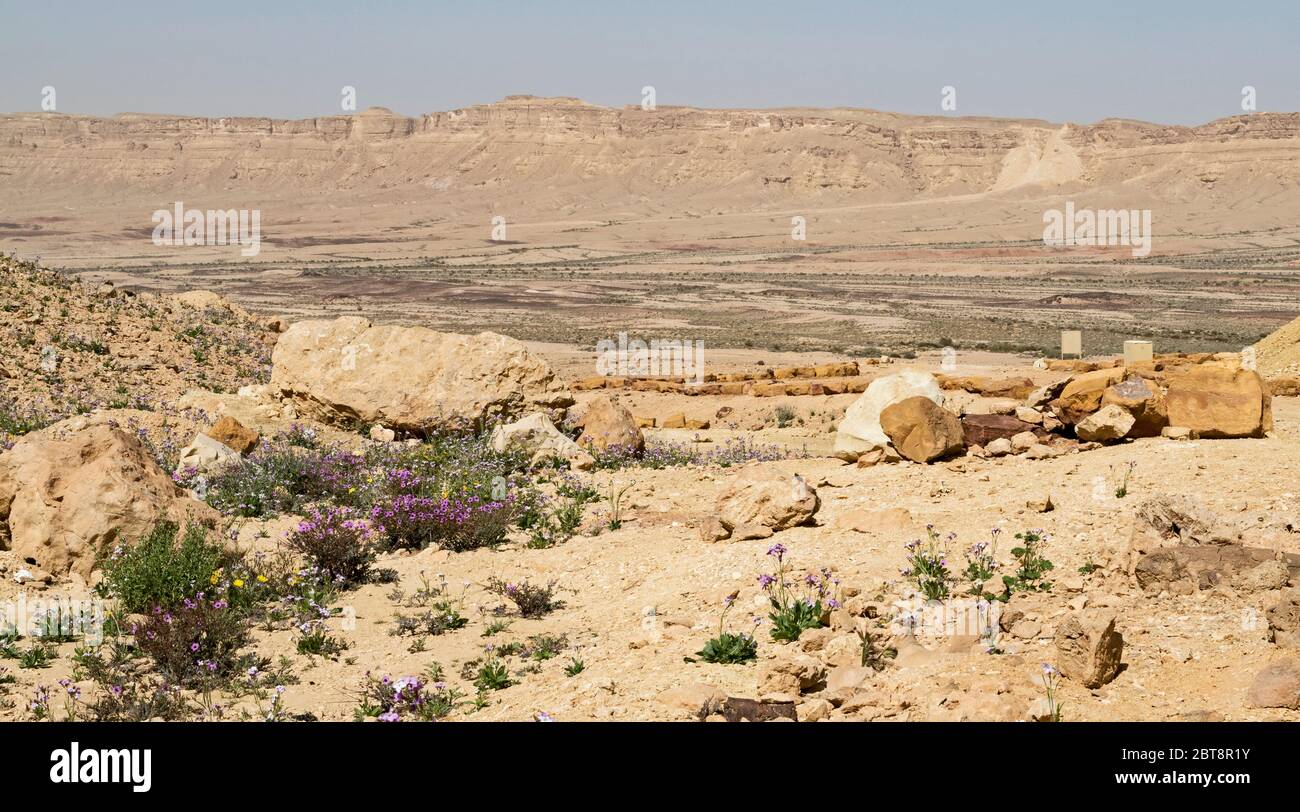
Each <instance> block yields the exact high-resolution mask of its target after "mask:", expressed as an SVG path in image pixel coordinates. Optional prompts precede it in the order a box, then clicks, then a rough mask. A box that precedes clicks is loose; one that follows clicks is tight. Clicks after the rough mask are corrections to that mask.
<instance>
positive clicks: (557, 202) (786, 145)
mask: <svg viewBox="0 0 1300 812" xmlns="http://www.w3.org/2000/svg"><path fill="white" fill-rule="evenodd" d="M1298 159H1300V114H1268V113H1260V114H1256V115H1251V116H1237V117H1232V118H1225V119H1220V120H1218V121H1213V122H1210V123H1208V124H1205V125H1202V126H1199V127H1169V126H1161V125H1155V124H1146V123H1142V122H1134V121H1120V120H1107V121H1102V122H1099V123H1097V124H1094V125H1090V126H1079V125H1073V124H1066V125H1058V124H1051V123H1048V122H1043V121H1033V120H1010V119H980V118H940V117H915V116H902V115H894V114H889V113H881V112H875V111H869V110H849V109H829V110H814V109H790V110H698V109H691V108H671V107H669V108H660V109H658V110H656V111H643V110H641V109H640V108H638V107H630V108H622V109H615V108H608V107H599V106H595V105H590V104H585V103H583V102H581V101H578V100H575V99H537V98H532V97H507V98H506V99H505V100H503V101H502V102H499V103H496V104H488V105H478V106H473V107H468V108H465V109H461V110H452V111H447V112H439V113H429V114H426V115H423V116H420V117H418V118H405V117H402V116H398V115H395V114H393V113H392V112H390V111H388V110H384V109H382V108H372V109H370V110H367V111H365V112H362V113H359V114H356V115H351V116H331V117H326V118H314V119H302V120H293V121H289V120H277V119H268V118H219V119H211V118H192V117H178V116H154V115H137V114H124V115H118V116H114V117H112V118H93V117H86V116H67V115H59V114H47V113H28V114H11V115H4V116H0V192H3V193H4V194H5V195H6V196H12V195H21V196H23V197H24V198H27V199H29V200H31V199H35V200H36V201H40V200H41V199H43V198H48V197H50V196H51V195H52V194H54V192H52V191H51V187H56V188H58V189H60V190H66V189H67V188H68V187H71V186H76V187H78V188H79V189H80V190H81V192H82V193H83V194H85V195H87V196H93V195H96V194H105V195H109V194H111V195H112V196H120V195H124V194H126V195H128V196H129V195H130V194H131V193H135V192H138V193H141V194H143V195H149V194H154V193H165V194H167V195H173V194H174V192H175V191H176V190H177V189H181V190H183V191H186V192H187V193H188V194H190V195H191V196H193V195H203V194H211V193H218V192H221V193H226V194H227V195H229V194H232V193H233V194H235V195H239V194H247V195H249V196H257V195H263V194H271V195H276V196H283V195H291V194H299V193H301V194H307V195H313V194H325V193H331V194H332V193H337V192H357V193H362V194H364V193H383V192H389V193H391V192H392V191H393V190H403V189H409V190H413V191H414V190H418V189H423V190H432V191H434V192H440V193H446V194H448V195H451V196H452V197H454V198H457V199H463V200H467V201H473V200H477V199H485V198H489V199H496V198H497V197H499V196H501V195H503V194H504V195H509V196H511V197H513V198H520V199H523V200H527V201H528V202H531V203H533V204H537V205H542V206H546V207H554V208H559V207H564V206H570V207H573V209H574V210H582V209H584V208H586V207H588V206H592V205H595V204H597V203H601V202H605V203H616V204H620V205H627V206H630V207H633V208H637V209H642V210H648V211H656V210H658V211H662V210H687V211H690V210H695V209H699V210H701V211H704V210H709V211H712V210H715V209H717V208H718V207H722V208H724V209H727V210H735V209H739V208H754V207H758V208H763V207H767V206H778V205H784V204H786V203H790V202H794V201H803V200H812V201H814V202H822V201H835V200H849V201H854V202H896V201H906V200H912V199H928V198H938V197H947V196H954V195H970V194H978V193H984V192H999V193H1004V192H1005V193H1014V192H1020V191H1030V192H1033V191H1041V190H1051V191H1069V190H1070V189H1071V188H1079V189H1084V188H1094V187H1096V186H1097V185H1099V184H1111V183H1115V184H1119V183H1125V184H1129V185H1131V186H1132V185H1136V187H1137V188H1140V189H1142V190H1143V191H1144V192H1146V193H1149V194H1151V195H1153V196H1155V197H1156V198H1158V199H1169V200H1182V199H1186V198H1188V197H1189V196H1192V195H1196V194H1200V193H1203V192H1206V191H1211V190H1215V189H1219V190H1222V189H1223V188H1224V187H1231V188H1233V189H1239V190H1240V191H1241V192H1243V193H1244V192H1246V190H1247V188H1248V187H1261V186H1262V187H1263V188H1261V189H1260V191H1261V193H1262V194H1266V193H1268V191H1269V190H1276V189H1278V188H1281V187H1283V186H1285V185H1287V184H1289V183H1291V182H1292V181H1294V180H1296V179H1298V178H1300V162H1298Z"/></svg>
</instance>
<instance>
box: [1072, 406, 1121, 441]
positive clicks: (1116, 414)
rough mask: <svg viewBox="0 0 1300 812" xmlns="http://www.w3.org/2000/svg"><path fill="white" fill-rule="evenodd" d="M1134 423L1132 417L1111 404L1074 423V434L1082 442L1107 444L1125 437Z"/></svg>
mask: <svg viewBox="0 0 1300 812" xmlns="http://www.w3.org/2000/svg"><path fill="white" fill-rule="evenodd" d="M1135 422H1136V421H1135V420H1134V418H1133V415H1131V414H1129V413H1128V412H1127V411H1125V410H1124V409H1123V408H1121V407H1119V406H1116V405H1115V404H1113V403H1112V404H1110V405H1108V406H1102V407H1101V408H1100V409H1098V410H1097V411H1096V412H1093V413H1092V414H1090V415H1088V416H1087V417H1085V418H1083V419H1082V420H1080V421H1079V422H1078V423H1076V424H1075V426H1074V433H1075V436H1077V437H1078V438H1079V439H1080V440H1083V441H1084V442H1096V443H1109V442H1114V441H1115V440H1119V439H1122V438H1123V437H1124V436H1125V435H1127V434H1128V432H1129V430H1130V429H1132V428H1133V425H1134V423H1135Z"/></svg>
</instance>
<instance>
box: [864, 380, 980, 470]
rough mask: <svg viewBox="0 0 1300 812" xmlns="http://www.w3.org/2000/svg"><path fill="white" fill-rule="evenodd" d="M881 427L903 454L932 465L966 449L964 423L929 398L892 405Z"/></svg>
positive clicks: (902, 401)
mask: <svg viewBox="0 0 1300 812" xmlns="http://www.w3.org/2000/svg"><path fill="white" fill-rule="evenodd" d="M880 426H881V428H882V429H883V430H884V432H885V434H886V435H887V436H888V437H889V439H890V441H891V442H892V443H893V445H894V448H895V449H896V450H897V451H898V453H899V454H901V455H903V456H904V457H906V458H907V459H909V460H912V461H913V462H931V461H932V460H937V459H941V458H943V457H946V456H949V455H950V454H955V453H957V452H958V451H960V450H961V449H962V446H963V441H962V438H963V434H962V424H961V420H960V419H959V418H958V417H957V416H956V415H955V414H953V413H951V412H949V411H948V410H946V409H944V408H943V407H942V406H940V405H938V404H937V403H935V402H934V401H933V400H931V399H930V398H928V397H924V396H917V397H911V398H905V399H903V400H900V401H897V402H895V403H891V404H890V405H889V406H886V407H885V408H884V409H883V410H881V412H880Z"/></svg>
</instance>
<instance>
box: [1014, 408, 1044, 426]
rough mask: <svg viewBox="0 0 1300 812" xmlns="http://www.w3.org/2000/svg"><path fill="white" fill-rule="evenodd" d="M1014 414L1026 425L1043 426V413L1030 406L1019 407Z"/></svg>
mask: <svg viewBox="0 0 1300 812" xmlns="http://www.w3.org/2000/svg"><path fill="white" fill-rule="evenodd" d="M1013 414H1015V417H1016V419H1017V420H1020V421H1022V422H1025V423H1030V424H1035V425H1041V424H1042V422H1043V413H1042V412H1040V411H1038V410H1037V409H1033V408H1030V407H1029V406H1017V407H1016V410H1015V412H1014V413H1013Z"/></svg>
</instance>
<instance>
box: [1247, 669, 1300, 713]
mask: <svg viewBox="0 0 1300 812" xmlns="http://www.w3.org/2000/svg"><path fill="white" fill-rule="evenodd" d="M1246 706H1247V707H1250V708H1291V709H1292V710H1300V662H1297V661H1296V660H1295V659H1293V658H1286V659H1281V660H1276V661H1274V662H1272V663H1269V665H1268V666H1266V667H1265V668H1264V669H1263V670H1262V671H1260V672H1259V673H1258V674H1256V675H1255V681H1254V682H1252V683H1251V685H1250V690H1249V691H1247V693H1246Z"/></svg>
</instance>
